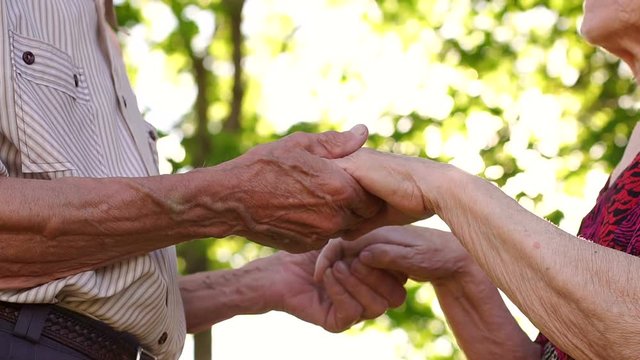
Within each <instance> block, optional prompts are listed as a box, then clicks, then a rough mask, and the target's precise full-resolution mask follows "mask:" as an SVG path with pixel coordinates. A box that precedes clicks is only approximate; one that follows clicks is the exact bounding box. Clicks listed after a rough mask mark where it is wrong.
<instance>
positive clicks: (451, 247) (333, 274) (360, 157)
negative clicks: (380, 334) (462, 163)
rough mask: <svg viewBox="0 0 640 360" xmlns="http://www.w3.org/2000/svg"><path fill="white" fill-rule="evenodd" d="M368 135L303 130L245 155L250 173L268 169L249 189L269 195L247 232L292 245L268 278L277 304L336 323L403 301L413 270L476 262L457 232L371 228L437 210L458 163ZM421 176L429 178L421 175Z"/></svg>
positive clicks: (449, 275)
mask: <svg viewBox="0 0 640 360" xmlns="http://www.w3.org/2000/svg"><path fill="white" fill-rule="evenodd" d="M366 136H367V131H366V128H365V127H363V126H358V127H356V128H354V129H352V131H351V132H349V133H324V134H319V135H311V134H295V135H293V136H290V137H288V138H285V139H283V140H281V141H279V142H276V143H272V144H266V145H262V146H260V147H257V148H255V149H254V150H252V151H250V152H249V153H247V154H246V155H245V156H244V159H242V162H240V163H241V164H244V165H248V166H245V169H248V170H247V171H248V175H250V176H254V177H255V176H256V175H258V176H259V177H261V181H260V182H259V183H257V184H255V183H254V184H252V185H253V186H252V187H247V188H243V191H246V196H251V197H252V198H253V201H254V203H260V202H262V201H264V202H265V203H266V204H269V206H265V207H264V208H261V207H260V206H258V207H254V209H253V210H254V211H252V212H251V211H249V212H248V213H247V214H244V217H245V219H248V220H246V221H245V223H246V224H247V226H246V227H245V229H244V230H243V232H242V234H243V235H246V236H247V237H249V238H250V239H252V240H254V241H257V242H260V243H262V244H265V245H269V246H272V247H276V248H280V249H284V250H287V251H289V252H290V253H286V252H280V253H277V254H276V255H274V256H272V257H270V258H267V259H265V261H268V262H271V264H272V265H270V268H272V269H277V270H276V273H275V274H274V276H273V277H272V279H273V283H271V284H270V285H269V293H270V294H272V295H273V298H274V299H275V300H274V301H275V304H276V305H275V306H273V307H272V309H276V310H282V311H285V312H288V313H290V314H293V315H295V316H297V317H298V318H301V319H302V320H305V321H308V322H311V323H314V324H317V325H320V326H322V327H323V328H325V329H326V330H328V331H331V332H339V331H343V330H345V329H347V328H349V327H350V326H351V325H353V324H354V323H356V322H359V321H361V320H363V319H371V318H375V317H377V316H379V315H381V314H382V313H384V312H385V311H386V310H387V309H388V308H390V307H397V306H399V305H401V304H402V303H403V302H404V299H405V296H406V292H405V290H404V287H403V285H404V283H405V281H406V279H407V278H408V277H409V278H412V279H414V280H418V281H433V282H438V281H448V280H449V279H453V278H455V277H456V276H457V275H459V274H463V273H464V269H465V265H466V264H468V263H469V262H472V261H470V260H469V259H470V258H469V256H468V255H467V253H466V251H465V250H464V248H462V246H461V245H460V244H459V242H458V241H457V240H456V239H455V238H454V237H453V236H452V235H451V234H449V233H445V232H440V231H437V230H431V229H423V228H416V227H400V226H395V227H385V228H381V229H379V230H376V231H373V232H371V230H373V229H376V228H379V227H383V226H386V225H393V224H408V223H411V222H414V221H416V220H418V219H422V218H427V217H430V216H432V215H433V214H434V213H437V211H438V210H439V202H440V201H441V200H440V199H439V198H438V197H437V196H436V195H435V194H437V192H438V190H439V187H440V186H444V185H443V184H442V183H443V181H442V180H444V177H445V175H446V174H447V173H448V172H449V171H450V167H449V166H448V165H445V164H439V163H435V162H425V161H424V159H414V158H409V157H403V156H396V155H391V154H384V153H380V152H376V151H373V150H368V149H360V147H361V146H362V144H363V143H364V141H366ZM415 161H420V164H419V165H420V166H414V165H417V164H416V163H414V162H415ZM414 167H419V168H420V169H423V170H425V171H427V173H425V174H421V173H418V172H416V171H415V169H412V168H414ZM274 168H276V169H277V171H274ZM249 169H250V170H249ZM409 169H411V170H414V171H410V170H409ZM422 175H424V176H426V179H425V178H421V181H420V182H418V181H416V179H414V178H413V177H414V176H422ZM439 177H442V179H439ZM445 182H446V180H445ZM267 184H268V186H267ZM425 186H426V187H429V188H428V189H425ZM425 194H434V196H427V195H425ZM266 196H269V198H268V199H265V197H266ZM255 209H257V210H255ZM363 234H367V235H366V236H361V235H363ZM338 236H341V238H336V237H338ZM329 238H334V240H331V242H329V243H328V244H327V240H328V239H329ZM325 244H327V245H326V246H325V247H324V248H323V249H322V250H317V249H319V248H321V247H322V246H324V245H325ZM309 250H313V251H309ZM293 253H299V254H293Z"/></svg>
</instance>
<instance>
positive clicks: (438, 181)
mask: <svg viewBox="0 0 640 360" xmlns="http://www.w3.org/2000/svg"><path fill="white" fill-rule="evenodd" d="M334 162H336V163H337V164H338V165H340V166H341V167H342V168H343V169H345V170H346V171H347V172H348V173H349V174H350V175H351V176H353V177H354V178H355V179H356V180H357V181H358V183H359V184H360V185H361V186H362V187H363V188H364V189H365V190H367V191H368V192H370V193H371V194H373V195H375V196H377V197H379V198H380V199H382V200H384V201H385V207H384V208H383V209H382V211H380V212H379V213H378V215H376V216H374V217H373V218H372V219H370V220H368V221H366V222H364V223H362V224H361V225H360V226H359V227H358V228H357V229H355V230H354V231H351V232H348V233H346V234H345V236H344V237H345V238H348V239H354V238H358V237H360V236H362V235H364V234H366V233H367V232H369V231H371V230H373V229H375V228H378V227H381V226H386V225H404V224H409V223H412V222H415V221H416V220H419V219H425V218H428V217H431V216H432V215H434V214H435V213H438V212H439V210H440V209H441V208H442V204H443V202H445V201H446V199H445V198H443V195H444V193H445V191H444V190H445V189H447V188H449V190H450V187H452V186H455V184H453V183H452V182H453V180H452V179H457V178H458V177H456V176H450V175H452V174H453V173H454V172H461V170H459V169H457V168H455V167H453V166H451V165H448V164H442V163H438V162H434V161H429V160H427V159H423V158H415V157H408V156H401V155H394V154H389V153H382V152H379V151H375V150H371V149H360V150H358V151H356V152H354V153H353V154H351V155H349V156H347V157H345V158H342V159H337V160H334Z"/></svg>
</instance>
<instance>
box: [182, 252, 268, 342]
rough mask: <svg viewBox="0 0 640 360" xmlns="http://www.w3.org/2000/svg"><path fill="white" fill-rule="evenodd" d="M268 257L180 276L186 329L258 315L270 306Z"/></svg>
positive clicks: (196, 329) (192, 329) (191, 329)
mask: <svg viewBox="0 0 640 360" xmlns="http://www.w3.org/2000/svg"><path fill="white" fill-rule="evenodd" d="M269 262H271V259H270V258H269V257H268V258H266V259H258V260H255V261H253V262H251V263H249V264H247V265H245V266H243V267H242V268H239V269H233V270H219V271H208V272H201V273H197V274H192V275H187V276H183V277H181V278H180V293H181V295H182V301H183V303H184V308H185V319H186V321H187V332H189V333H196V332H199V331H202V330H205V329H208V328H210V327H211V326H212V325H214V324H217V323H219V322H221V321H223V320H227V319H230V318H232V317H234V316H236V315H249V314H261V313H265V312H267V311H269V310H272V308H273V307H274V305H273V304H274V301H275V300H274V299H273V297H272V296H271V295H272V294H271V293H270V292H269V290H270V287H269V285H268V284H269V283H271V282H272V281H273V274H271V273H270V272H269V269H270V268H271V267H270V266H269V265H268V264H269Z"/></svg>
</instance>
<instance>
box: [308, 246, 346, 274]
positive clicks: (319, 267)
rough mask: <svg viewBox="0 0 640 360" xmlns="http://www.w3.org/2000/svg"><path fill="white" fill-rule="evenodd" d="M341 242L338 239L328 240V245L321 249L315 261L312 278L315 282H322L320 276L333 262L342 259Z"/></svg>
mask: <svg viewBox="0 0 640 360" xmlns="http://www.w3.org/2000/svg"><path fill="white" fill-rule="evenodd" d="M341 243H342V241H341V240H340V239H332V240H329V243H327V245H326V246H325V247H324V248H322V251H320V255H318V259H317V260H316V266H315V269H314V272H313V278H314V280H315V281H316V282H318V283H319V282H321V281H322V276H323V275H324V273H325V272H326V271H327V269H328V268H330V267H331V265H333V263H334V262H336V261H338V260H340V259H341V258H342V245H341Z"/></svg>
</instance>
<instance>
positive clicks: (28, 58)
mask: <svg viewBox="0 0 640 360" xmlns="http://www.w3.org/2000/svg"><path fill="white" fill-rule="evenodd" d="M22 60H23V61H24V63H25V64H27V65H32V64H33V63H34V62H36V56H35V55H33V53H32V52H31V51H25V52H24V53H22Z"/></svg>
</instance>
